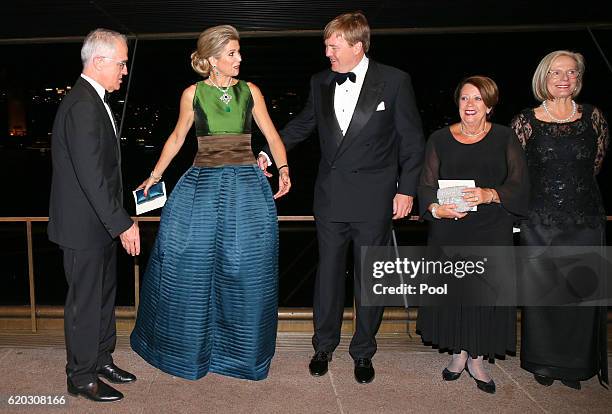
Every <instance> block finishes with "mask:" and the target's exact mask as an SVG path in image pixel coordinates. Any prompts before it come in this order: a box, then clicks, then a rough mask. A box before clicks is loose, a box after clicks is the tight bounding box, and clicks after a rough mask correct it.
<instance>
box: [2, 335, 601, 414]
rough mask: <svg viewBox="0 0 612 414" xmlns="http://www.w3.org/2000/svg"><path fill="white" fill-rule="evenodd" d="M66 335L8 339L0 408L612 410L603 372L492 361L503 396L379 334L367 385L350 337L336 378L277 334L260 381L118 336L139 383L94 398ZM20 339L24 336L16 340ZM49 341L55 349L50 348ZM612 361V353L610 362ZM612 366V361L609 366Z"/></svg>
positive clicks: (335, 366) (338, 358)
mask: <svg viewBox="0 0 612 414" xmlns="http://www.w3.org/2000/svg"><path fill="white" fill-rule="evenodd" d="M57 335H58V334H56V337H55V338H51V340H49V341H47V342H44V341H43V342H40V340H39V342H34V343H35V346H31V345H32V342H31V341H30V342H28V340H27V336H23V338H21V339H20V338H19V337H15V336H13V337H12V342H11V341H10V340H8V341H7V340H5V341H3V340H2V339H3V338H2V337H1V336H0V372H2V376H1V377H0V412H2V413H5V412H6V413H13V412H15V413H20V412H32V413H36V412H40V413H45V412H57V413H137V414H140V413H142V414H149V413H151V414H153V413H155V414H157V413H408V412H487V413H489V412H495V413H506V412H507V413H521V414H526V413H541V412H551V413H578V412H584V413H611V412H612V391H608V390H606V389H604V388H603V387H601V386H600V385H599V383H598V381H597V379H596V378H594V379H591V380H590V381H586V382H583V383H582V390H581V391H576V390H573V389H569V388H567V387H565V386H562V385H561V384H560V383H558V382H555V384H553V385H552V386H551V387H543V386H541V385H539V384H537V383H536V382H535V380H533V378H532V377H531V375H530V374H529V373H527V372H525V371H523V370H521V369H520V367H519V363H518V358H517V357H508V358H507V359H506V360H498V361H497V362H496V363H495V364H492V365H489V369H490V372H491V373H492V375H493V378H494V379H495V382H496V384H497V394H495V395H489V394H485V393H483V392H482V391H479V390H478V389H477V388H476V386H475V384H474V382H473V380H472V379H470V378H469V376H467V375H462V377H461V378H460V379H459V380H457V381H454V382H451V383H445V382H444V381H443V380H442V377H441V374H440V372H441V370H442V368H444V366H445V365H446V363H447V362H448V357H447V355H446V354H441V353H439V352H437V351H435V350H431V349H429V348H426V347H424V346H422V345H420V341H419V339H418V337H417V338H413V339H410V338H404V339H397V338H381V339H380V341H379V352H378V353H377V354H376V357H375V359H374V364H375V367H376V378H375V380H374V382H373V383H371V384H368V385H359V384H357V383H356V382H355V381H354V379H353V364H352V360H351V358H350V356H349V355H348V353H347V351H346V347H347V343H348V338H343V340H342V344H341V346H340V347H339V349H338V350H337V351H336V352H335V354H334V360H333V362H332V363H331V364H330V370H329V373H328V375H325V376H324V377H321V378H313V377H311V376H310V375H309V374H308V368H307V364H308V361H309V359H310V356H311V351H310V350H309V346H308V342H309V338H308V337H307V336H304V335H291V334H285V335H280V336H279V341H278V344H279V346H278V349H277V353H276V356H275V358H274V361H273V363H272V367H271V370H270V375H269V376H268V378H267V379H266V380H264V381H260V382H252V381H245V380H238V379H234V378H226V377H222V376H219V375H215V374H210V375H208V376H206V377H204V378H202V379H200V380H198V381H188V380H184V379H181V378H176V377H173V376H171V375H167V374H165V373H163V372H161V371H159V370H157V369H155V368H153V367H151V366H150V365H148V364H147V363H145V362H144V361H143V360H142V359H141V358H140V357H139V356H138V355H136V354H135V353H133V352H132V351H131V350H130V349H129V347H128V346H127V338H126V337H120V338H119V343H118V347H117V350H116V352H115V354H114V356H115V361H116V363H117V365H119V366H121V367H123V368H126V369H128V370H129V371H132V372H133V373H135V374H136V375H137V376H138V381H136V382H135V383H133V384H127V385H121V386H117V388H118V389H120V390H121V391H122V392H123V393H124V394H125V399H124V400H122V401H119V402H116V403H108V404H102V403H93V402H90V401H88V400H85V399H83V398H74V397H72V396H69V395H68V394H67V393H66V378H65V376H64V374H63V366H64V364H65V352H64V349H63V344H61V342H60V341H58V340H57V339H58V337H57ZM15 338H17V339H15ZM45 343H46V344H47V345H45ZM611 361H612V358H611ZM610 368H612V364H611V366H610ZM10 396H47V397H48V396H51V397H55V396H57V397H61V396H64V399H65V404H63V405H55V406H54V405H34V404H31V405H22V406H17V405H10V404H9V403H8V399H9V397H10Z"/></svg>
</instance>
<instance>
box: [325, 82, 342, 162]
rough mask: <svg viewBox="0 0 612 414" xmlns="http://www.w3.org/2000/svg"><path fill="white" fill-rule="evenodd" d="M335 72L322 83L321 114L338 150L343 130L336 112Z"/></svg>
mask: <svg viewBox="0 0 612 414" xmlns="http://www.w3.org/2000/svg"><path fill="white" fill-rule="evenodd" d="M333 75H334V72H331V73H330V75H329V76H328V77H327V78H326V79H325V81H324V82H323V83H321V113H322V114H323V119H324V120H325V122H326V123H327V127H328V129H329V131H330V133H331V136H332V139H331V141H332V142H333V144H334V146H335V148H334V151H335V150H336V149H337V146H338V143H339V142H340V141H342V129H341V128H340V124H339V123H338V118H336V111H335V110H334V95H335V93H336V83H335V82H334V76H333Z"/></svg>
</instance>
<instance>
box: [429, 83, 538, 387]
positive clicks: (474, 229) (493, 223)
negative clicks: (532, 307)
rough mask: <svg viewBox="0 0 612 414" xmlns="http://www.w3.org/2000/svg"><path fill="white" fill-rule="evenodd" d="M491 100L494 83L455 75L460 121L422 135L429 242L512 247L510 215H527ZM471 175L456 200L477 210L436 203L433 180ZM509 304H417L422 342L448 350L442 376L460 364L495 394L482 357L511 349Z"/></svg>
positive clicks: (455, 373)
mask: <svg viewBox="0 0 612 414" xmlns="http://www.w3.org/2000/svg"><path fill="white" fill-rule="evenodd" d="M497 100H498V90H497V85H496V84H495V82H493V80H492V79H490V78H487V77H484V76H472V77H469V78H467V79H465V80H463V81H462V82H461V83H460V84H459V86H458V87H457V90H456V92H455V102H456V103H457V105H458V107H459V117H460V122H457V123H455V124H453V125H451V126H449V127H446V128H442V129H440V130H438V131H436V132H434V133H433V134H432V135H431V137H430V138H429V140H428V141H427V148H426V151H425V163H424V166H423V171H422V173H421V178H420V182H419V188H418V195H419V203H420V208H421V211H422V212H423V213H422V215H423V217H424V218H425V219H426V220H428V221H429V240H428V243H429V244H430V245H433V246H464V245H471V246H512V245H513V238H512V224H513V222H514V220H515V218H516V215H521V216H523V215H526V214H527V199H528V191H529V183H528V178H527V177H528V176H527V165H526V163H525V155H524V154H523V151H522V150H521V146H520V145H519V143H518V141H517V140H516V136H515V134H514V132H513V131H512V130H511V129H510V128H508V127H505V126H502V125H498V124H494V123H491V122H490V121H489V120H488V118H489V114H490V112H491V110H492V109H493V107H494V106H495V104H496V103H497ZM445 179H446V180H458V179H463V180H474V181H475V184H476V188H468V189H466V190H464V197H463V198H464V200H465V201H466V202H467V203H468V205H469V206H470V207H472V206H476V205H477V206H478V208H477V211H468V212H459V211H457V205H455V204H442V205H440V204H439V203H438V200H437V194H436V192H437V189H438V184H439V183H438V180H445ZM515 326H516V308H514V307H482V306H481V307H477V306H423V307H420V308H419V316H418V321H417V331H418V332H419V333H420V334H421V338H422V339H423V341H424V342H425V343H431V344H432V345H435V346H437V347H438V348H440V349H441V350H442V349H444V350H448V351H449V352H451V353H452V354H453V356H452V359H451V361H450V363H449V364H448V366H447V367H446V368H445V369H444V371H443V372H442V377H443V379H444V380H445V381H454V380H456V379H458V378H459V377H460V375H461V373H462V372H463V370H464V369H465V368H467V369H468V370H469V373H470V375H472V376H473V377H474V379H475V380H476V384H477V386H478V388H479V389H481V390H483V391H485V392H488V393H494V392H495V382H494V381H493V379H492V378H491V375H490V374H489V373H488V372H487V370H486V369H485V367H484V363H483V362H484V359H488V360H493V359H494V358H495V357H496V356H502V357H503V356H505V354H506V353H507V352H511V353H513V352H514V350H515V348H516V334H515Z"/></svg>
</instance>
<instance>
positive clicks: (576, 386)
mask: <svg viewBox="0 0 612 414" xmlns="http://www.w3.org/2000/svg"><path fill="white" fill-rule="evenodd" d="M561 384H563V385H565V386H566V387H570V388H573V389H575V390H579V389H581V388H582V386H581V385H580V381H574V380H564V379H562V380H561Z"/></svg>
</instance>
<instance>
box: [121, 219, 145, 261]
mask: <svg viewBox="0 0 612 414" xmlns="http://www.w3.org/2000/svg"><path fill="white" fill-rule="evenodd" d="M119 238H120V239H121V244H122V245H123V248H124V249H125V251H126V252H127V253H128V254H129V255H130V256H138V255H139V254H140V230H138V224H137V223H136V222H134V224H132V227H130V228H129V229H127V230H126V231H124V232H123V233H121V234H120V235H119Z"/></svg>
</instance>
